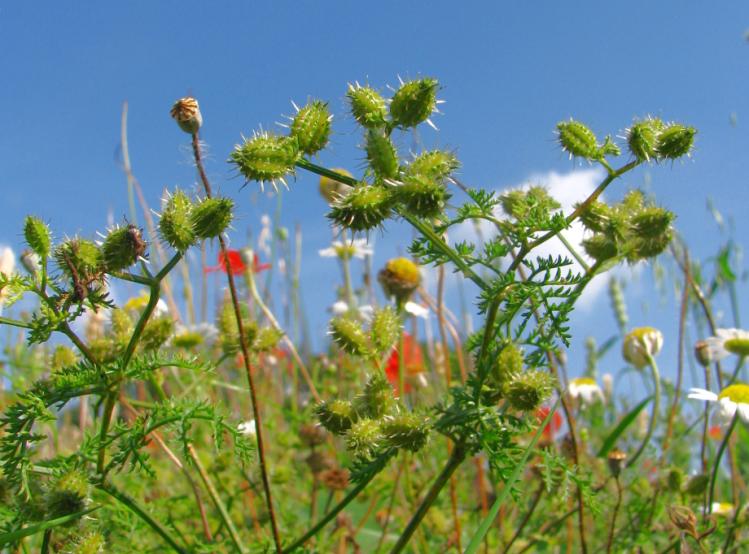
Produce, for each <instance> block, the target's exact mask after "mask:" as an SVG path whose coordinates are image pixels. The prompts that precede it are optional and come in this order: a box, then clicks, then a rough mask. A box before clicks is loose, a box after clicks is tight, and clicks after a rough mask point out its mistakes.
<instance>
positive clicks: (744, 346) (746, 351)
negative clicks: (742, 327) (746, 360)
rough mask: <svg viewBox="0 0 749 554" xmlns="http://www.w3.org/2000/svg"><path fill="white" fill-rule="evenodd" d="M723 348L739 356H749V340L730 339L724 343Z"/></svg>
mask: <svg viewBox="0 0 749 554" xmlns="http://www.w3.org/2000/svg"><path fill="white" fill-rule="evenodd" d="M723 348H725V349H726V350H728V351H729V352H730V353H731V354H736V355H737V356H749V339H739V338H733V339H728V340H727V341H725V342H724V343H723Z"/></svg>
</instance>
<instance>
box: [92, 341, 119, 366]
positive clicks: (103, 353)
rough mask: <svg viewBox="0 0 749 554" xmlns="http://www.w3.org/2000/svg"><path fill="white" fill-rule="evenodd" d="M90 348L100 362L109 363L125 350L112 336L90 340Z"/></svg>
mask: <svg viewBox="0 0 749 554" xmlns="http://www.w3.org/2000/svg"><path fill="white" fill-rule="evenodd" d="M88 349H89V350H90V351H91V354H93V356H94V358H95V359H96V360H97V361H98V362H99V363H109V362H113V361H114V360H116V359H117V357H118V356H119V355H120V354H121V352H122V351H123V350H124V349H123V348H120V345H119V344H118V343H117V342H115V341H114V340H113V339H112V338H110V337H101V338H95V339H93V340H90V341H89V343H88Z"/></svg>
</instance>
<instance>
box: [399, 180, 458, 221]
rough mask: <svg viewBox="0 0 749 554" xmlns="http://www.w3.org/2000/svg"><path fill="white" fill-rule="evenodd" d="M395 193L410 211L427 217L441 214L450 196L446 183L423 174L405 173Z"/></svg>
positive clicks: (402, 204)
mask: <svg viewBox="0 0 749 554" xmlns="http://www.w3.org/2000/svg"><path fill="white" fill-rule="evenodd" d="M393 195H394V197H395V201H396V202H397V203H398V204H400V205H401V206H403V207H404V208H405V209H406V211H407V212H408V213H410V214H413V215H416V216H418V217H422V218H425V219H430V218H434V217H437V216H439V215H440V214H441V213H442V212H443V211H444V209H445V204H446V202H447V200H448V199H449V198H450V193H448V192H447V188H446V187H445V185H444V184H442V183H441V182H439V181H435V180H433V179H430V178H429V177H425V176H423V175H405V176H404V177H403V179H402V180H401V182H400V183H399V184H397V185H396V186H394V187H393Z"/></svg>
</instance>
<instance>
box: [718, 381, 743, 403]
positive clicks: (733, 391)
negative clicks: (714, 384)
mask: <svg viewBox="0 0 749 554" xmlns="http://www.w3.org/2000/svg"><path fill="white" fill-rule="evenodd" d="M722 398H728V399H729V400H731V401H732V402H736V403H737V404H749V385H744V384H743V383H737V384H735V385H729V386H727V387H726V388H724V389H723V390H722V391H720V394H719V395H718V399H722Z"/></svg>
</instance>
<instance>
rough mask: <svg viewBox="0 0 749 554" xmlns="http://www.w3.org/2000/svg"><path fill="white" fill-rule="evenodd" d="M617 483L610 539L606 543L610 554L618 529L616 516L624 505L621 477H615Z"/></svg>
mask: <svg viewBox="0 0 749 554" xmlns="http://www.w3.org/2000/svg"><path fill="white" fill-rule="evenodd" d="M614 480H615V481H616V504H614V512H613V513H612V514H611V523H610V528H609V539H608V542H607V543H606V552H607V553H610V552H611V548H612V547H613V546H614V530H615V529H616V516H617V515H618V514H619V507H620V506H621V505H622V483H621V481H620V480H619V476H618V475H617V476H616V477H614Z"/></svg>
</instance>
